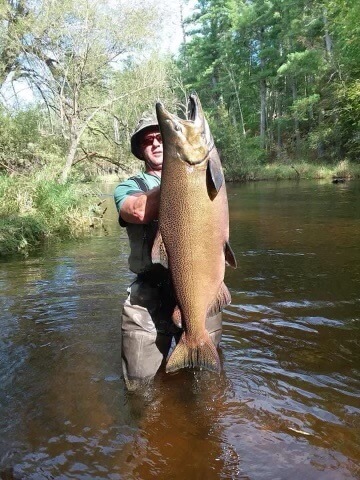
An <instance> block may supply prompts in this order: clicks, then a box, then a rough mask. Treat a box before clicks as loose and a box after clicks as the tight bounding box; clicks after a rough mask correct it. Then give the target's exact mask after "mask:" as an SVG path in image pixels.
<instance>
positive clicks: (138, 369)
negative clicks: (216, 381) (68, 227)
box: [114, 115, 230, 390]
mask: <svg viewBox="0 0 360 480" xmlns="http://www.w3.org/2000/svg"><path fill="white" fill-rule="evenodd" d="M131 152H132V153H133V154H134V155H135V156H136V157H137V158H138V159H140V160H142V161H143V162H144V164H145V171H144V172H141V173H138V174H137V175H135V176H133V177H130V178H129V179H128V180H126V181H124V182H122V183H120V184H119V185H118V186H117V187H116V189H115V193H114V198H115V203H116V207H117V210H118V212H119V223H120V225H121V227H125V228H126V231H127V234H128V237H129V242H130V256H129V268H130V270H131V271H132V272H133V273H134V274H135V275H136V278H135V280H134V281H133V283H132V284H131V285H130V287H129V288H128V298H127V299H126V301H125V304H124V306H123V312H122V325H121V328H122V368H123V375H124V379H125V383H126V386H127V388H128V389H129V390H135V389H137V388H139V387H141V386H142V385H144V384H146V383H147V382H148V381H149V380H151V379H152V378H153V377H154V376H155V374H156V372H157V371H158V370H159V368H160V366H161V364H162V363H163V362H164V361H165V360H166V359H167V356H168V354H169V351H170V349H171V347H172V342H173V339H174V340H175V342H176V343H178V342H179V341H180V339H181V338H182V339H183V338H184V337H182V335H183V333H184V327H185V329H186V325H183V324H182V323H181V322H182V318H181V313H180V309H179V307H178V305H177V304H178V300H177V294H176V293H175V291H174V286H173V280H172V278H171V274H170V272H169V270H168V269H167V268H165V266H164V262H163V261H161V260H158V263H154V258H152V249H153V246H154V240H155V238H158V236H159V232H158V227H159V222H158V218H159V208H160V182H161V181H162V180H161V178H162V173H163V142H162V136H161V134H160V128H159V123H158V119H157V117H156V116H154V115H149V116H145V117H143V118H141V119H140V121H139V123H138V125H137V127H136V128H135V131H134V133H133V135H132V137H131ZM175 182H176V179H175ZM226 207H227V203H226ZM171 222H175V223H176V219H175V220H174V219H173V218H172V219H171ZM179 240H180V239H179ZM221 248H222V247H221ZM223 263H224V264H225V260H223ZM206 288H207V287H206ZM225 288H226V287H225ZM226 290H227V289H226ZM220 293H221V292H220ZM225 293H226V292H225ZM228 301H230V300H228ZM184 308H185V307H184ZM220 310H221V309H220ZM205 326H206V331H207V332H208V333H209V335H210V339H211V342H210V343H211V345H212V348H213V349H214V350H215V352H214V353H213V355H216V357H217V359H218V356H217V353H216V347H217V345H218V344H219V341H220V339H221V331H222V330H221V329H222V325H221V311H220V312H219V309H218V310H217V311H216V309H215V310H208V314H207V316H206V323H205V325H204V329H205ZM190 330H191V329H190ZM208 333H206V335H208ZM206 341H207V340H204V341H203V340H201V342H202V343H205V342H206ZM201 342H200V343H201ZM180 343H181V342H180ZM175 351H176V350H175ZM175 360H176V359H175ZM215 360H216V359H215ZM217 361H218V360H216V362H217ZM173 363H174V362H173ZM201 365H202V364H201V363H200V364H199V366H201ZM183 366H196V363H194V362H193V361H190V364H187V363H186V362H185V363H183V364H182V365H180V366H179V365H176V366H175V367H174V368H172V369H170V371H173V370H176V369H178V368H182V367H183ZM205 368H206V365H205ZM216 368H218V367H217V366H216Z"/></svg>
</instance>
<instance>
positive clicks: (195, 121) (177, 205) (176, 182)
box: [153, 95, 236, 371]
mask: <svg viewBox="0 0 360 480" xmlns="http://www.w3.org/2000/svg"><path fill="white" fill-rule="evenodd" d="M190 112H191V114H190V115H191V118H189V119H187V120H181V119H179V118H178V117H176V116H175V115H172V114H170V113H169V112H167V111H166V110H165V109H164V107H163V106H162V104H157V116H158V121H159V126H160V130H161V134H162V137H163V147H164V162H163V169H162V180H161V195H160V210H159V232H158V236H157V238H156V240H155V243H154V248H153V261H155V262H156V261H160V263H163V264H164V265H166V266H167V267H168V268H169V269H170V271H171V276H172V281H173V285H174V290H175V294H176V299H177V302H178V308H179V310H180V313H181V321H182V325H183V327H184V333H183V335H182V337H181V339H180V342H179V344H178V345H177V347H176V348H175V350H174V352H173V353H172V355H171V356H170V358H169V359H168V362H167V371H175V370H177V369H179V368H183V367H186V366H190V367H196V366H198V367H204V368H207V369H210V370H219V368H220V363H219V357H218V354H217V351H216V348H215V346H214V344H213V343H212V341H211V339H210V336H209V333H208V332H207V330H206V328H205V323H206V318H207V315H208V313H209V311H211V310H214V308H215V310H216V309H217V311H219V310H220V309H221V308H222V306H224V304H226V303H229V301H230V294H229V292H228V290H227V288H226V287H225V285H224V283H223V279H224V273H225V250H226V245H228V243H227V242H228V237H229V217H228V203H227V196H226V189H225V182H224V180H223V173H222V167H221V162H220V159H219V156H218V154H217V151H216V148H215V147H214V145H213V140H212V137H211V134H210V131H209V128H208V125H207V122H206V120H205V117H204V115H203V112H202V109H201V105H200V102H199V100H198V98H197V96H196V95H192V96H191V97H190ZM160 245H161V246H162V247H161V248H160ZM159 251H166V253H167V261H166V262H164V260H161V258H160V257H161V255H160V253H159ZM227 251H229V250H227ZM230 252H231V250H230ZM231 253H232V252H231ZM231 262H232V263H233V266H235V264H236V261H235V259H233V261H232V260H231Z"/></svg>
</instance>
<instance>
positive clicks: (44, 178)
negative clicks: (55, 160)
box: [0, 161, 360, 258]
mask: <svg viewBox="0 0 360 480" xmlns="http://www.w3.org/2000/svg"><path fill="white" fill-rule="evenodd" d="M224 170H225V177H226V180H227V181H228V182H239V181H241V182H244V181H262V180H268V181H271V180H310V179H329V182H331V181H336V180H334V179H340V181H344V180H349V179H354V178H360V165H359V164H357V165H355V164H350V163H349V162H347V161H341V162H339V163H338V164H336V165H333V166H329V165H313V164H309V163H306V162H300V163H294V164H290V163H289V164H287V165H285V164H277V163H271V164H267V165H260V166H252V167H251V168H250V167H248V168H245V167H244V166H243V167H241V165H236V168H235V167H234V166H229V165H227V164H226V163H225V167H224ZM122 178H123V179H124V178H126V174H124V175H123V177H122ZM119 181H121V179H120V178H119V177H118V176H117V175H108V176H102V177H98V178H97V179H96V180H94V183H92V184H91V183H82V182H80V181H79V180H77V181H74V182H73V183H71V182H68V183H66V184H65V185H60V184H59V183H58V182H57V180H56V175H52V174H51V173H50V172H49V171H42V172H37V173H34V174H32V175H28V176H26V175H17V176H8V175H2V176H1V175H0V258H1V257H4V256H6V255H11V254H21V255H25V256H26V255H28V254H29V252H30V251H31V250H33V249H35V248H37V247H39V246H40V245H42V244H44V243H46V242H48V241H50V240H51V241H54V240H62V239H66V238H77V237H83V236H86V235H90V234H91V233H92V232H93V231H94V229H96V228H98V227H101V225H102V215H103V210H104V207H103V206H102V202H101V200H100V197H99V193H100V191H99V188H98V187H97V186H99V185H103V184H106V183H107V184H110V183H113V184H116V183H117V182H119Z"/></svg>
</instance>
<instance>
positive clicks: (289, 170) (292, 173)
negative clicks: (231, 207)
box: [224, 160, 360, 181]
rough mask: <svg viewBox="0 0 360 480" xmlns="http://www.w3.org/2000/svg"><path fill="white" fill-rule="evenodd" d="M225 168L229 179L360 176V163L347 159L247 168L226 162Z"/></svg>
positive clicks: (272, 164)
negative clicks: (332, 161) (332, 162)
mask: <svg viewBox="0 0 360 480" xmlns="http://www.w3.org/2000/svg"><path fill="white" fill-rule="evenodd" d="M224 170H225V177H226V179H227V180H228V181H249V180H299V179H321V178H329V179H332V178H334V177H342V178H347V179H351V178H360V164H353V163H350V162H348V161H347V160H342V161H340V162H339V163H337V164H336V165H328V164H327V165H314V164H310V163H307V162H297V163H291V164H283V163H276V162H274V163H271V164H266V165H256V166H246V167H245V168H244V166H243V167H242V168H237V167H236V165H234V164H232V165H231V167H230V168H229V167H227V165H226V163H225V168H224Z"/></svg>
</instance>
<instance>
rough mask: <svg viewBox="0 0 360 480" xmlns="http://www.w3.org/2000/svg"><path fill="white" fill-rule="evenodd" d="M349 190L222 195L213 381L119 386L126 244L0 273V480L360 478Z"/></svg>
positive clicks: (183, 375)
mask: <svg viewBox="0 0 360 480" xmlns="http://www.w3.org/2000/svg"><path fill="white" fill-rule="evenodd" d="M359 190H360V186H359V184H358V183H349V184H345V185H340V186H338V185H336V186H335V185H327V184H321V183H315V182H309V183H304V184H302V183H298V184H295V183H286V182H283V183H279V184H267V183H264V184H252V185H242V186H230V187H229V200H230V210H231V211H230V214H231V244H232V247H233V249H234V250H235V252H236V256H237V260H238V263H239V268H238V270H236V271H233V270H230V269H229V270H228V271H227V279H226V282H227V284H228V286H229V288H230V290H231V293H232V298H233V302H232V304H231V305H230V306H228V307H227V308H226V310H225V312H224V335H223V341H222V350H221V359H222V365H223V369H222V373H221V374H220V375H216V374H212V373H209V372H194V371H180V372H178V373H176V374H172V375H167V374H165V373H164V372H163V371H161V372H160V373H159V375H158V376H157V377H156V379H155V381H154V383H153V384H152V385H150V386H149V387H148V388H146V389H145V390H144V391H142V392H138V393H137V394H133V393H127V392H126V391H125V389H124V385H123V381H122V379H121V368H120V365H121V359H120V314H121V305H122V302H123V300H124V298H125V295H126V287H127V285H128V284H129V283H130V281H131V278H132V277H131V275H130V274H129V272H128V270H127V253H128V246H127V240H126V238H125V235H124V232H121V231H120V230H119V228H118V226H117V224H116V220H115V216H116V214H115V209H113V206H112V204H111V202H110V203H109V209H108V215H109V216H108V219H107V221H108V225H107V229H106V231H107V235H106V236H103V237H93V238H91V239H88V240H86V241H83V242H81V243H79V242H69V243H66V244H59V245H56V246H52V247H51V248H49V249H48V250H44V251H42V252H39V253H38V254H36V255H34V256H32V257H30V258H28V259H26V260H23V261H20V260H17V259H9V260H7V261H6V262H4V263H3V264H2V265H1V268H0V289H1V297H0V307H1V311H2V316H1V323H0V326H1V337H0V384H1V389H0V411H1V414H0V478H1V479H9V480H10V479H18V480H19V479H34V480H37V479H40V480H41V479H50V478H51V479H67V478H69V479H71V478H73V479H77V480H81V479H98V478H99V479H101V478H108V479H111V480H122V479H141V480H149V479H153V478H157V479H162V478H164V479H165V478H166V479H169V478H171V479H180V478H181V479H183V478H191V479H201V480H203V479H205V478H206V479H243V480H245V479H251V480H265V479H269V478H270V479H284V480H286V479H290V478H291V479H295V480H296V479H301V480H303V479H304V478H306V479H310V480H312V479H313V480H318V479H320V480H342V479H356V478H359V477H360V471H359V459H360V452H359V444H360V442H359V440H360V438H359V437H360V434H359V432H360V421H359V419H360V401H359V386H360V375H359V365H360V354H359V351H360V350H359V343H360V333H359V330H360V327H359V325H360V318H359V311H360V309H359V307H360V296H359V292H360V262H359V260H360V244H359V241H358V238H359V233H360V206H359V193H360V192H359Z"/></svg>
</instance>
